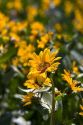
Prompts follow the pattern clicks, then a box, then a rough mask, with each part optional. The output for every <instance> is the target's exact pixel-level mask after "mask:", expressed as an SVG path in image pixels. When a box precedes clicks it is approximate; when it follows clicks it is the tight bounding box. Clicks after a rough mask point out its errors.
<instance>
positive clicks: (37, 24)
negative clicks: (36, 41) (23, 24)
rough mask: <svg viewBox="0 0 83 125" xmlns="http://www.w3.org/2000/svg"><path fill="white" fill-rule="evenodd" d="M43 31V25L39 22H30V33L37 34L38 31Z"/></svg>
mask: <svg viewBox="0 0 83 125" xmlns="http://www.w3.org/2000/svg"><path fill="white" fill-rule="evenodd" d="M44 31H45V28H44V25H43V24H42V23H40V22H33V23H32V24H31V33H32V34H33V35H37V34H38V33H43V32H44Z"/></svg>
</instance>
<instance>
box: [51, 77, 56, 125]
mask: <svg viewBox="0 0 83 125" xmlns="http://www.w3.org/2000/svg"><path fill="white" fill-rule="evenodd" d="M51 78H53V77H51ZM54 96H55V90H54V82H53V79H52V111H51V120H50V125H55V99H54Z"/></svg>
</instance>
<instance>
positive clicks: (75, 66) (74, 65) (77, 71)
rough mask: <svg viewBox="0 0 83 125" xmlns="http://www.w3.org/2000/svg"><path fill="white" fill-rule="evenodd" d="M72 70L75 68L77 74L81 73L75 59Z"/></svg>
mask: <svg viewBox="0 0 83 125" xmlns="http://www.w3.org/2000/svg"><path fill="white" fill-rule="evenodd" d="M72 70H73V72H74V73H75V74H77V75H78V74H79V69H78V67H77V65H76V62H75V61H73V64H72Z"/></svg>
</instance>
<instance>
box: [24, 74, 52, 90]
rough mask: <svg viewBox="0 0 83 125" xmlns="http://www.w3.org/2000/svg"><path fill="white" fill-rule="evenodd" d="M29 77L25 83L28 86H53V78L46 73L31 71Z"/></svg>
mask: <svg viewBox="0 0 83 125" xmlns="http://www.w3.org/2000/svg"><path fill="white" fill-rule="evenodd" d="M28 78H29V79H28V80H27V81H26V82H25V83H24V86H27V88H31V89H39V88H41V87H43V86H51V80H50V78H48V77H47V76H46V74H45V73H41V74H39V73H38V72H34V73H33V72H32V73H31V72H30V73H29V74H28Z"/></svg>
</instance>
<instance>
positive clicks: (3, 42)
mask: <svg viewBox="0 0 83 125" xmlns="http://www.w3.org/2000/svg"><path fill="white" fill-rule="evenodd" d="M35 29H37V30H38V32H40V34H38V33H37V32H36V31H35ZM48 32H53V38H52V37H51V39H50V43H49V42H48V41H47V42H46V43H42V40H41V38H40V36H41V34H43V33H48ZM37 40H41V42H39V43H38V42H37ZM51 41H52V42H51ZM26 43H27V44H26ZM49 46H50V48H52V47H53V48H54V49H58V48H59V49H60V53H59V55H60V56H61V57H62V61H61V66H60V67H59V71H58V73H57V74H56V76H55V79H56V82H57V83H56V87H57V88H58V89H59V90H60V91H63V90H64V88H65V82H63V81H62V79H61V73H62V71H63V69H64V68H66V69H68V70H70V71H71V72H73V77H74V78H76V79H77V80H79V81H80V82H81V83H83V0H0V125H39V124H40V125H49V123H50V117H49V115H48V114H49V112H48V110H47V109H46V108H45V107H42V106H41V105H40V103H39V101H38V100H33V102H32V104H31V105H28V106H23V103H22V102H21V99H20V95H21V94H23V92H22V91H21V90H20V89H19V88H24V86H23V83H24V82H25V80H26V78H27V73H28V71H29V66H28V65H27V64H26V58H28V59H29V58H30V57H31V54H32V52H36V53H39V51H40V50H43V49H44V48H46V47H49ZM82 86H83V85H82ZM68 92H69V91H68ZM82 95H83V94H82V93H81V92H80V93H78V94H70V93H68V95H67V96H65V97H64V98H59V99H58V106H57V110H56V113H55V119H56V121H55V123H56V125H82V124H83V117H82V116H80V115H79V112H80V111H81V110H80V104H82V99H83V98H82ZM46 98H47V99H48V100H49V98H48V97H46Z"/></svg>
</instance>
